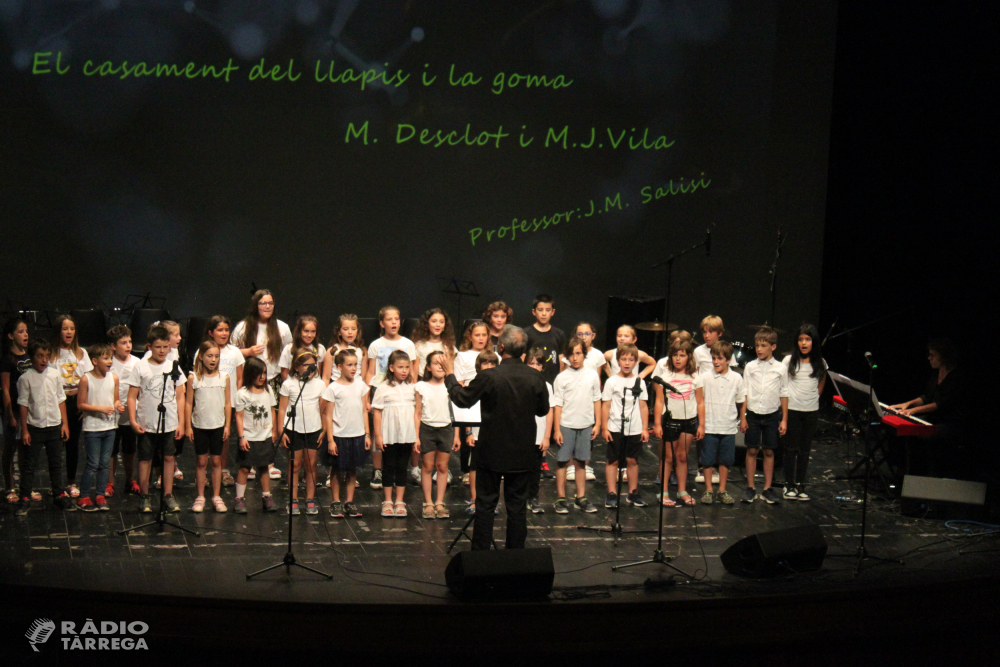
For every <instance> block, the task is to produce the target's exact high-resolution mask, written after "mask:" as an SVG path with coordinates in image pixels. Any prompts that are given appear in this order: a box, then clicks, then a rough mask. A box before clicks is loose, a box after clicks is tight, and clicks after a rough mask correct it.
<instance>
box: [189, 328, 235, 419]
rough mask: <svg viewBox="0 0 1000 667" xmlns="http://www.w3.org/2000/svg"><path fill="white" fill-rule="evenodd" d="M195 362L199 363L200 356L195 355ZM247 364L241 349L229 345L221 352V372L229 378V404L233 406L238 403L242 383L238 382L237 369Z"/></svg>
mask: <svg viewBox="0 0 1000 667" xmlns="http://www.w3.org/2000/svg"><path fill="white" fill-rule="evenodd" d="M194 362H195V363H196V364H197V363H198V355H197V354H195V355H194ZM244 363H246V360H245V359H244V358H243V353H242V352H240V348H238V347H236V346H235V345H233V344H232V343H228V344H227V345H226V346H225V347H224V348H222V349H221V350H219V372H220V373H222V374H224V375H228V376H229V403H230V406H232V405H233V404H234V403H235V402H236V390H237V389H239V387H240V383H239V382H238V381H237V377H236V369H237V368H239V367H240V366H242V365H243V364H244Z"/></svg>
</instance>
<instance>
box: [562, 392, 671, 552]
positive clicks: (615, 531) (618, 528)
mask: <svg viewBox="0 0 1000 667" xmlns="http://www.w3.org/2000/svg"><path fill="white" fill-rule="evenodd" d="M636 382H637V383H639V382H642V380H641V379H639V378H636ZM630 393H631V394H632V410H633V412H634V411H635V403H636V401H638V400H639V395H640V394H641V393H642V388H641V387H640V388H638V389H637V388H636V387H626V388H623V389H622V420H621V425H622V434H621V435H622V445H621V448H620V451H619V452H618V461H617V462H616V463H615V467H616V468H617V469H618V480H617V485H616V488H615V493H616V495H617V497H618V501H617V502H616V503H615V523H614V525H613V526H611V536H612V537H613V538H614V545H615V546H616V547H617V546H618V540H619V538H621V536H622V535H625V534H626V533H627V534H629V535H640V534H643V533H655V532H656V531H655V530H623V529H622V524H621V515H622V467H621V464H622V463H623V461H622V460H621V459H623V458H625V440H626V439H627V438H628V436H626V435H625V430H626V429H625V423H626V422H625V403H626V399H627V397H628V394H630ZM610 444H611V443H610V442H609V443H608V445H610ZM577 474H578V475H579V474H580V473H579V472H577ZM577 530H593V531H595V532H597V533H602V532H604V531H605V530H608V528H607V526H577Z"/></svg>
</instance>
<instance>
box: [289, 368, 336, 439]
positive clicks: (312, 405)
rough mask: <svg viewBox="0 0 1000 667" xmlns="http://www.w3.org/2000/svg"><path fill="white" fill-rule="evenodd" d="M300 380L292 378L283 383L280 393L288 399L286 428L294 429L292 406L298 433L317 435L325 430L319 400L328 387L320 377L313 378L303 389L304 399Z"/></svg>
mask: <svg viewBox="0 0 1000 667" xmlns="http://www.w3.org/2000/svg"><path fill="white" fill-rule="evenodd" d="M299 384H300V381H299V380H298V378H293V377H290V378H288V379H287V380H285V381H284V382H282V383H281V389H280V390H279V392H278V393H280V394H281V395H282V396H287V397H288V408H287V411H286V412H285V428H286V429H291V428H292V406H293V405H296V404H295V401H296V400H298V405H296V407H295V428H294V429H292V430H293V431H295V432H296V433H315V432H316V431H321V430H322V429H323V418H322V416H321V415H320V413H319V399H320V397H321V396H322V395H323V390H324V389H326V385H325V384H323V381H322V380H320V379H319V378H318V377H315V376H314V377H313V378H312V379H311V380H309V381H308V382H306V383H305V386H304V387H302V398H301V399H300V398H299Z"/></svg>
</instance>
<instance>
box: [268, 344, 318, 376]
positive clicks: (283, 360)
mask: <svg viewBox="0 0 1000 667" xmlns="http://www.w3.org/2000/svg"><path fill="white" fill-rule="evenodd" d="M304 351H305V350H304V349H303V350H301V351H300V352H304ZM310 351H311V352H313V353H314V354H315V355H316V366H317V367H318V366H320V365H322V364H323V359H324V357H326V348H325V347H323V344H322V343H313V344H312V345H311V346H310ZM278 368H287V369H289V371H292V372H294V369H293V368H292V343H289V344H288V345H286V346H285V347H283V348H282V349H281V356H280V357H278ZM317 375H319V374H318V373H317Z"/></svg>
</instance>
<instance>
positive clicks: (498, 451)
mask: <svg viewBox="0 0 1000 667" xmlns="http://www.w3.org/2000/svg"><path fill="white" fill-rule="evenodd" d="M527 347H528V336H527V334H525V333H524V331H523V330H522V329H521V328H520V327H515V326H512V325H507V326H505V327H504V329H503V332H502V333H501V334H500V339H499V341H498V345H497V352H498V353H499V354H500V357H501V361H500V365H499V366H497V367H496V368H489V369H486V370H484V371H482V372H480V373H479V374H478V375H476V378H475V379H474V380H473V381H472V382H470V383H469V386H467V387H463V386H462V385H461V384H459V382H458V380H456V379H455V375H454V374H453V373H452V370H453V369H452V367H451V366H452V363H451V359H450V358H449V359H447V360H446V362H445V372H446V373H447V377H446V378H445V385H446V386H447V387H448V395H449V396H450V397H451V400H452V401H454V402H455V405H457V406H459V407H461V408H469V407H472V406H473V405H475V404H476V402H479V408H480V412H481V415H482V422H481V425H480V429H479V440H478V441H477V442H476V449H475V452H474V453H473V456H475V457H476V522H475V527H474V528H473V531H472V548H473V549H489V548H490V543H491V542H492V541H493V511H494V510H495V509H496V506H497V501H498V500H499V499H500V480H501V479H502V480H504V501H505V503H506V506H507V548H508V549H523V548H524V539H525V537H527V535H528V520H527V515H526V513H525V512H526V507H527V503H528V482H529V480H530V479H531V475H532V473H535V474H537V472H538V471H537V468H538V445H536V444H535V416H536V415H537V416H539V417H542V416H545V415H546V414H547V413H548V411H549V393H548V390H547V389H546V387H545V379H544V378H543V377H542V374H541V373H540V372H538V371H537V370H535V369H533V368H529V367H528V366H527V365H526V364H525V363H524V353H525V352H527Z"/></svg>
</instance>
